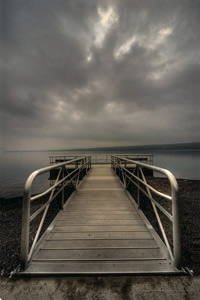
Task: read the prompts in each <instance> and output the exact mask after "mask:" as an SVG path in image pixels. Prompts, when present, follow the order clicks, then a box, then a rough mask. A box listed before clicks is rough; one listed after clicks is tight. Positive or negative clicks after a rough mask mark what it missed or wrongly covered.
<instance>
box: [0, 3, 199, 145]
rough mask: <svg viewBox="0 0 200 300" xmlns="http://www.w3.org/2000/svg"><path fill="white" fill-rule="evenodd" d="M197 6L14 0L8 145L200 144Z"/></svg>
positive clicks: (9, 25)
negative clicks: (199, 141)
mask: <svg viewBox="0 0 200 300" xmlns="http://www.w3.org/2000/svg"><path fill="white" fill-rule="evenodd" d="M199 8H200V6H199V1H189V0H188V1H187V0H184V1H182V0H179V1H178V0H175V1H171V0H169V1H165V2H162V3H161V1H158V0H150V1H142V0H140V1H139V0H134V1H128V0H124V1H120V0H116V1H114V0H113V1H112V0H110V1H92V0H87V1H82V0H79V1H64V0H59V1H53V0H48V1H47V0H43V1H39V0H35V1H33V0H26V1H25V0H15V1H14V2H13V1H11V0H7V1H6V2H5V5H4V27H3V40H2V41H3V45H4V49H5V52H4V55H1V57H0V65H1V66H2V67H3V69H4V90H2V91H3V92H2V101H1V117H2V118H1V119H2V120H3V121H2V136H3V138H2V142H3V146H4V149H22V148H24V149H31V148H34V149H35V148H40V147H41V148H42V149H46V148H51V149H55V148H59V147H61V148H66V147H72V148H73V147H83V146H84V147H87V146H88V147H90V146H92V147H95V146H104V145H124V144H126V145H131V144H132V145H133V144H147V143H161V142H163V143H168V142H169V143H170V142H185V141H195V140H199V121H198V114H197V111H199V96H200V95H199V79H200V64H199V61H200V52H199V48H200V30H199V25H200V24H199V23H200V21H199V20H200V19H199V14H198V11H199ZM65 145H67V146H66V147H65Z"/></svg>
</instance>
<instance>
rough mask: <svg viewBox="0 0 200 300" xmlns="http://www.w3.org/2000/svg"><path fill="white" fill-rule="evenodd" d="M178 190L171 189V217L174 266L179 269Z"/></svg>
mask: <svg viewBox="0 0 200 300" xmlns="http://www.w3.org/2000/svg"><path fill="white" fill-rule="evenodd" d="M178 202H179V198H178V190H175V189H172V215H173V240H174V265H175V267H176V268H177V269H180V268H181V228H180V216H179V205H178V204H179V203H178Z"/></svg>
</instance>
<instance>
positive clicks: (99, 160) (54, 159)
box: [49, 153, 153, 165]
mask: <svg viewBox="0 0 200 300" xmlns="http://www.w3.org/2000/svg"><path fill="white" fill-rule="evenodd" d="M112 155H117V156H120V157H125V158H127V159H133V160H137V161H139V162H145V163H147V164H150V165H152V164H153V154H137V153H133V154H131V153H129V154H127V153H126V154H87V155H86V156H91V161H92V164H110V162H111V156H112ZM79 156H85V155H84V154H80V155H79ZM79 156H77V155H73V154H71V155H53V156H49V160H50V165H53V164H57V163H59V162H63V161H67V160H71V159H75V158H77V157H79Z"/></svg>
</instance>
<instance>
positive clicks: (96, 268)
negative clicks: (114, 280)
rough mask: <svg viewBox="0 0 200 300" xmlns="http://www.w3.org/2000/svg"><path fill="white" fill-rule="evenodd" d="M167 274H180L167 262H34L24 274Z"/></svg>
mask: <svg viewBox="0 0 200 300" xmlns="http://www.w3.org/2000/svg"><path fill="white" fill-rule="evenodd" d="M151 273H152V274H156V273H158V274H166V273H169V274H171V273H179V272H177V270H175V269H174V267H173V265H172V264H169V263H168V262H167V261H165V260H157V261H154V260H152V261H151V260H149V261H134V262H133V261H125V262H118V261H115V262H114V261H112V262H94V261H92V262H88V261H87V262H63V261H60V262H47V263H44V262H37V263H35V262H33V263H32V264H31V265H30V266H29V267H28V269H27V270H26V272H24V274H28V275H30V274H33V275H38V274H39V275H41V274H52V275H58V274H60V275H62V274H69V275H70V274H71V275H73V274H85V275H86V274H151Z"/></svg>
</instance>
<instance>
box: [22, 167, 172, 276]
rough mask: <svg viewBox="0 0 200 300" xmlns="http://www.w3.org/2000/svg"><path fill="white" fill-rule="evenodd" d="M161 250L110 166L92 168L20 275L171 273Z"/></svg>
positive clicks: (143, 218) (151, 229)
mask: <svg viewBox="0 0 200 300" xmlns="http://www.w3.org/2000/svg"><path fill="white" fill-rule="evenodd" d="M176 272H177V271H176V270H175V268H174V266H173V263H172V262H171V261H170V259H169V257H168V254H167V252H166V251H165V247H164V245H163V244H162V242H161V240H160V239H159V238H158V237H157V234H156V233H155V231H154V229H153V228H152V227H151V226H150V224H149V223H148V221H147V220H146V218H145V217H144V215H143V214H142V213H141V212H140V211H139V210H138V209H137V206H136V204H134V200H133V199H131V197H130V195H129V194H128V193H127V192H126V191H125V189H124V188H123V186H122V184H121V183H120V181H119V179H118V177H117V176H115V175H114V173H113V172H112V169H111V168H110V166H109V165H92V169H91V170H90V172H89V173H88V175H87V176H86V177H85V178H84V180H83V182H82V183H81V184H80V186H79V187H78V188H77V190H76V191H75V192H74V193H73V194H72V195H71V197H70V199H69V200H68V201H67V202H66V204H65V207H64V210H62V211H60V212H59V214H58V215H57V216H56V218H55V219H54V221H53V223H52V224H51V226H49V228H48V230H47V231H46V234H45V238H44V239H43V240H42V242H41V243H40V244H39V246H38V248H37V249H36V251H35V253H34V255H33V258H32V261H31V262H30V264H29V266H28V268H27V269H26V270H25V271H24V272H23V273H24V274H33V275H34V274H35V275H37V274H40V275H41V274H55V275H57V274H68V275H72V274H74V275H75V274H77V275H78V274H80V275H81V274H134V273H135V274H150V273H154V274H155V273H158V274H162V273H165V274H166V273H176Z"/></svg>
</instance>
